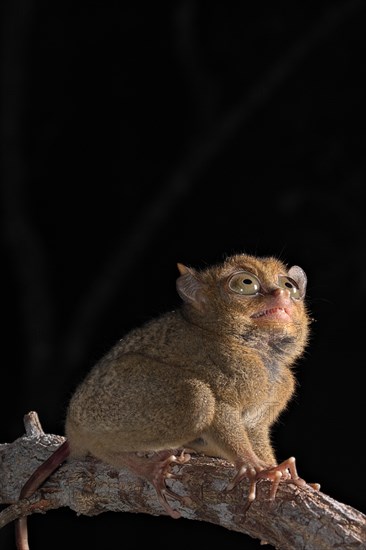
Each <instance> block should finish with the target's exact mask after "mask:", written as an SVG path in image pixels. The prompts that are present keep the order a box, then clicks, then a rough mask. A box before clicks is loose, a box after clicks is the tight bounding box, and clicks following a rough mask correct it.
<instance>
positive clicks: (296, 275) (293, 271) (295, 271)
mask: <svg viewBox="0 0 366 550" xmlns="http://www.w3.org/2000/svg"><path fill="white" fill-rule="evenodd" d="M288 274H289V276H290V277H291V278H292V279H293V280H294V281H296V282H297V284H298V285H299V289H300V294H301V298H303V297H304V296H305V292H306V284H307V277H306V274H305V271H304V270H303V269H301V267H299V266H298V265H293V266H292V267H290V269H289V270H288Z"/></svg>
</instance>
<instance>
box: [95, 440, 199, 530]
mask: <svg viewBox="0 0 366 550" xmlns="http://www.w3.org/2000/svg"><path fill="white" fill-rule="evenodd" d="M190 458H191V457H190V455H189V454H188V453H186V452H185V451H184V450H183V449H179V450H177V449H175V450H164V451H152V452H146V453H145V452H130V453H129V452H125V453H120V454H118V455H117V454H114V455H113V457H110V456H109V457H108V462H109V463H113V464H114V465H116V466H119V467H123V466H125V467H126V468H128V469H129V470H131V471H132V472H134V473H135V474H136V475H138V476H140V477H142V478H143V479H146V480H147V481H149V482H150V483H151V484H152V485H153V487H154V488H155V491H156V494H157V497H158V500H159V502H160V504H161V506H162V507H163V508H164V510H165V511H166V512H167V514H169V515H170V516H171V517H172V518H174V519H177V518H179V517H180V516H181V515H180V513H179V512H178V511H177V510H175V509H174V508H172V506H171V505H170V504H169V502H168V500H167V497H171V498H173V499H175V500H179V501H181V500H182V497H181V496H180V495H178V494H176V493H174V492H173V491H172V490H171V489H169V488H168V487H167V486H166V480H167V479H174V477H175V475H174V474H173V473H172V472H171V466H172V465H173V464H184V463H186V462H188V461H189V460H190ZM104 459H106V458H104Z"/></svg>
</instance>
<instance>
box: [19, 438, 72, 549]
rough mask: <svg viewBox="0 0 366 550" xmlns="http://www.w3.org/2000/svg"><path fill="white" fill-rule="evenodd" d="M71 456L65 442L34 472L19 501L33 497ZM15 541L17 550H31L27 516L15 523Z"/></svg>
mask: <svg viewBox="0 0 366 550" xmlns="http://www.w3.org/2000/svg"><path fill="white" fill-rule="evenodd" d="M69 454H70V446H69V443H68V441H65V442H64V443H62V445H60V447H58V449H56V451H54V452H53V453H52V454H51V456H50V457H49V458H48V459H47V460H45V462H43V463H42V464H41V465H40V466H39V467H38V468H37V469H36V470H35V472H33V474H32V475H31V476H30V478H29V479H28V481H27V482H26V483H25V484H24V485H23V487H22V490H21V491H20V495H19V500H22V499H24V498H28V497H30V496H32V495H33V493H34V492H35V491H37V489H39V487H40V486H41V485H42V484H43V483H44V482H45V481H46V479H48V478H49V477H50V475H51V474H53V472H54V471H55V470H57V468H58V467H59V466H60V465H61V464H62V463H63V462H64V461H65V460H66V459H67V457H68V456H69ZM15 541H16V547H17V550H29V545H28V527H27V516H24V517H21V518H19V519H17V520H16V522H15Z"/></svg>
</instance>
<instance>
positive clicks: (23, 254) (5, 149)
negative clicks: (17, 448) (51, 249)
mask: <svg viewBox="0 0 366 550" xmlns="http://www.w3.org/2000/svg"><path fill="white" fill-rule="evenodd" d="M33 8H34V6H33V2H32V0H22V1H21V2H20V5H19V4H18V3H14V2H5V5H4V6H3V17H2V57H1V93H2V97H1V117H0V127H1V143H2V185H1V189H2V199H3V213H2V219H3V231H2V233H3V240H4V244H5V246H6V247H7V249H8V250H9V259H10V263H11V267H10V269H9V270H8V271H9V272H11V271H13V273H14V278H15V279H16V281H17V289H18V290H19V292H18V296H19V305H20V319H21V321H22V323H23V327H22V328H23V330H24V339H25V349H24V355H25V357H26V358H27V368H26V369H24V371H23V372H22V382H23V384H24V387H27V385H28V382H29V380H27V377H28V376H30V375H31V376H32V378H34V377H36V378H37V377H38V376H40V375H41V374H42V373H43V372H44V370H45V369H46V368H47V367H48V364H49V358H50V356H51V344H52V336H51V331H52V324H51V308H50V296H49V293H48V292H47V280H46V265H45V258H46V254H45V251H44V248H43V243H42V242H41V239H40V238H39V235H38V234H37V231H36V229H35V227H34V224H33V221H32V220H31V219H30V215H29V204H27V193H28V192H29V188H30V186H29V177H28V166H27V159H26V156H25V153H24V141H25V140H24V127H23V122H22V117H23V115H24V110H25V100H26V99H25V95H24V89H25V87H26V78H27V52H28V49H29V37H30V33H31V28H32V23H33Z"/></svg>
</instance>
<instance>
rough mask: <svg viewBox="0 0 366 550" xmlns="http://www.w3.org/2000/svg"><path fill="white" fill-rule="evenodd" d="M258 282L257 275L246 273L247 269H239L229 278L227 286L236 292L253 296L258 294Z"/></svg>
mask: <svg viewBox="0 0 366 550" xmlns="http://www.w3.org/2000/svg"><path fill="white" fill-rule="evenodd" d="M260 286H261V285H260V283H259V280H258V279H257V277H255V276H254V275H252V273H248V271H240V273H235V275H233V276H232V277H231V279H230V280H229V288H230V289H231V290H232V291H233V292H237V293H238V294H246V295H247V296H253V295H254V294H258V292H259V289H260Z"/></svg>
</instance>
